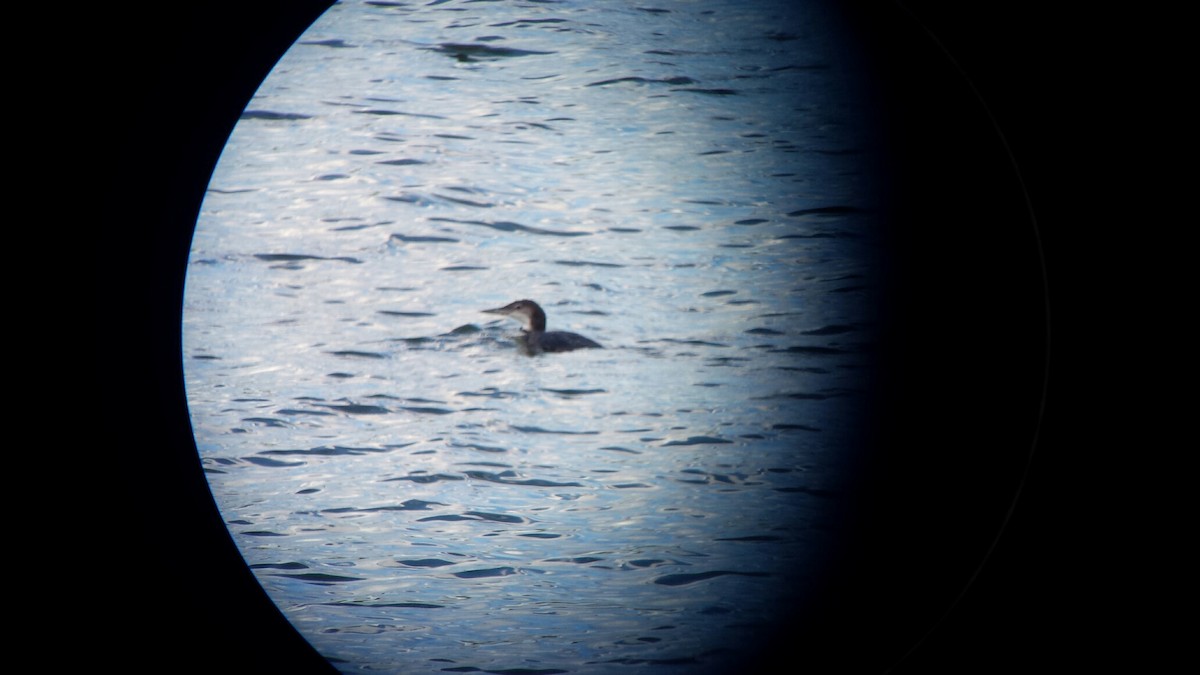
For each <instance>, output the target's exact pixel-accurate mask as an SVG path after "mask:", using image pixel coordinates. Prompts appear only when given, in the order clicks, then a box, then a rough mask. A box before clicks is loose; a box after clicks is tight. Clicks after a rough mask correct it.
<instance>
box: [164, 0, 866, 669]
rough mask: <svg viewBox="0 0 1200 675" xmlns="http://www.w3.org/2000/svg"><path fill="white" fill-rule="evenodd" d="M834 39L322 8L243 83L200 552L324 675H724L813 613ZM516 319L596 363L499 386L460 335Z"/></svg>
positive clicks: (208, 298) (207, 243)
mask: <svg viewBox="0 0 1200 675" xmlns="http://www.w3.org/2000/svg"><path fill="white" fill-rule="evenodd" d="M820 9H821V7H820V6H819V5H818V4H817V3H810V4H804V3H791V2H783V1H781V2H774V3H772V2H759V3H741V2H732V1H730V0H701V1H697V2H664V3H660V4H657V5H655V6H654V7H646V8H638V7H633V6H630V5H628V4H627V3H623V2H586V3H583V2H581V3H572V2H564V3H535V2H529V3H520V2H517V3H471V2H437V3H426V4H421V5H417V4H415V3H413V4H409V3H372V2H342V3H339V4H337V5H335V6H333V7H332V8H331V9H330V10H329V11H328V12H327V13H326V14H325V15H324V16H323V17H322V18H321V19H320V20H319V21H318V22H317V23H316V24H315V25H313V26H312V27H311V28H310V29H309V30H308V31H307V32H306V33H305V34H304V35H303V36H302V37H301V39H300V40H299V41H298V42H297V44H296V45H295V46H294V47H293V48H292V49H291V50H290V51H289V52H288V53H287V54H286V55H285V56H284V58H283V59H282V61H281V62H280V63H279V64H278V66H277V67H276V68H275V70H274V71H273V72H272V74H271V75H270V76H269V77H268V78H267V80H266V81H265V82H264V83H263V85H262V87H261V89H260V90H259V91H258V92H257V94H256V95H255V97H254V98H253V100H251V102H250V104H249V106H248V107H247V110H246V112H245V114H244V115H243V117H242V120H241V121H240V123H239V124H238V125H237V127H236V129H235V130H234V132H233V134H232V136H231V138H230V139H229V143H228V145H227V146H226V149H225V151H224V153H223V155H222V157H221V160H220V163H219V165H218V167H217V170H216V172H215V173H214V176H213V179H212V182H211V184H210V186H209V190H208V193H207V197H206V199H205V202H204V205H203V208H202V212H201V216H200V219H199V221H198V223H197V227H196V232H195V237H194V241H193V245H192V250H191V256H190V259H189V269H188V279H187V288H186V295H185V309H184V344H183V351H184V357H185V371H186V372H185V377H186V384H187V390H188V400H189V406H190V411H191V416H192V423H193V428H194V433H195V438H196V443H197V447H198V449H199V452H200V456H201V461H202V462H203V465H204V467H205V469H206V472H207V476H208V480H209V483H210V485H211V488H212V491H213V494H214V496H215V498H216V501H217V504H218V505H219V508H220V510H221V514H222V516H223V518H224V519H225V521H226V523H227V524H228V527H229V529H230V531H231V532H232V533H233V536H234V539H235V541H236V542H237V544H238V546H239V548H240V550H241V551H242V553H243V556H244V558H245V560H246V562H247V564H248V565H249V566H250V567H251V569H253V570H254V571H255V574H256V575H257V577H258V579H259V581H260V583H261V584H262V585H263V587H264V588H265V589H266V591H267V592H268V594H269V595H270V597H271V598H272V599H273V601H274V602H275V603H276V604H277V605H278V606H279V607H280V608H281V609H282V610H283V612H284V614H285V615H286V616H287V617H288V619H289V620H290V621H291V622H292V623H293V624H294V625H295V626H296V627H297V628H298V629H299V630H300V632H301V633H302V634H303V635H304V636H305V638H306V639H307V640H308V641H309V642H310V643H312V644H313V646H314V647H315V648H316V649H317V650H318V651H319V652H320V653H321V654H322V655H324V656H325V657H326V658H327V659H329V660H330V661H331V662H332V663H333V664H334V665H335V666H336V667H338V668H339V669H341V670H343V671H345V672H365V671H384V672H444V671H447V670H455V671H463V670H472V669H480V670H487V671H497V670H505V669H513V668H527V669H535V671H536V672H572V673H607V672H635V671H636V672H639V673H640V672H654V671H655V668H660V669H662V670H664V671H665V670H670V671H671V672H673V673H676V672H688V673H692V672H722V669H724V668H728V667H730V664H736V663H738V662H739V661H740V660H741V659H744V658H745V657H746V650H747V649H749V648H750V647H749V646H748V645H750V644H752V640H753V639H754V638H755V637H757V636H759V635H761V634H762V633H763V632H765V631H766V630H768V629H769V627H770V626H773V625H777V624H778V623H779V622H781V621H785V620H786V619H787V617H788V616H789V615H790V614H791V613H794V612H802V611H803V609H804V600H805V597H806V594H807V593H809V592H810V590H811V587H812V585H813V584H818V583H819V581H820V579H819V575H818V570H819V560H820V557H821V554H822V546H823V544H824V543H825V540H826V538H827V536H828V533H827V529H828V528H827V526H826V524H827V523H828V522H829V519H830V513H831V511H833V510H835V509H837V508H839V504H838V495H839V493H838V487H839V481H840V480H841V474H840V471H841V469H842V461H843V455H844V453H845V452H846V448H847V446H848V445H849V444H850V443H852V442H853V439H854V433H855V421H856V419H855V410H856V408H855V403H854V401H855V400H856V397H857V396H858V395H859V394H861V393H862V391H861V390H862V387H863V381H862V371H863V369H864V367H865V366H866V365H867V364H866V362H865V358H866V357H865V355H864V354H865V345H866V344H868V343H869V342H870V340H871V333H870V331H871V306H870V302H869V295H870V293H871V290H872V281H871V278H872V277H871V271H870V270H869V269H867V268H866V263H865V262H864V261H865V259H866V256H865V255H864V250H865V249H867V248H869V246H870V243H869V241H870V230H871V228H872V227H873V226H874V225H873V223H872V216H871V207H872V203H871V200H872V195H871V194H870V184H871V181H870V178H871V176H870V174H869V170H870V166H869V162H868V161H867V160H865V159H864V158H866V157H869V154H868V153H869V148H866V147H863V146H862V139H861V129H859V128H858V127H857V126H856V125H857V124H859V123H860V121H859V119H858V116H857V115H856V114H855V111H854V100H853V97H852V96H851V94H850V93H849V92H850V88H849V87H848V86H847V85H846V84H845V81H844V80H845V79H846V78H847V77H848V74H847V70H846V69H847V66H845V65H844V64H843V63H842V62H841V61H840V60H839V59H840V58H841V57H840V56H839V55H840V54H842V53H843V50H841V49H840V48H839V47H838V46H837V45H836V44H835V40H834V39H833V38H832V37H830V36H831V34H832V33H833V31H832V29H830V28H829V27H828V26H826V25H825V24H824V23H822V21H823V20H824V19H823V14H822V12H821V11H820ZM864 164H867V166H864ZM520 298H531V299H534V300H536V301H538V302H539V303H541V305H542V306H543V307H544V308H545V310H546V313H547V315H548V317H549V324H550V326H549V327H550V329H552V330H553V329H561V330H571V331H575V332H579V333H582V334H584V335H587V336H588V337H590V338H592V339H594V340H596V341H598V342H599V343H601V344H602V345H603V346H604V349H600V350H581V351H575V352H570V353H564V354H544V355H540V356H537V357H532V358H531V357H526V356H522V355H520V354H519V353H518V352H517V351H516V349H515V347H514V345H513V343H512V341H511V339H510V338H511V336H512V335H513V334H515V333H516V331H517V330H518V326H517V324H516V323H513V322H507V323H506V322H505V320H503V319H500V318H498V317H495V316H494V315H488V314H482V313H481V310H483V309H487V308H491V307H497V306H501V305H504V304H506V303H508V302H511V301H513V300H517V299H520ZM537 669H540V670H537ZM531 672H533V671H531Z"/></svg>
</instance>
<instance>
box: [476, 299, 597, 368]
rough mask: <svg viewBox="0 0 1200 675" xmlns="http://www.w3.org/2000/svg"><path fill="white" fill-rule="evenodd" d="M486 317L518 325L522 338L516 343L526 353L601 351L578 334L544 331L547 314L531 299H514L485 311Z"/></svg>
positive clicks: (593, 343) (592, 342)
mask: <svg viewBox="0 0 1200 675" xmlns="http://www.w3.org/2000/svg"><path fill="white" fill-rule="evenodd" d="M483 311H484V313H485V314H500V315H502V316H507V317H508V318H510V319H512V320H514V321H518V322H520V324H521V335H520V337H519V338H517V342H518V344H519V345H520V347H521V348H522V351H524V352H525V353H527V354H530V355H533V354H541V353H542V352H569V351H572V350H575V349H603V347H601V346H600V345H599V344H597V343H596V342H595V341H593V340H590V339H588V338H585V337H584V336H582V335H580V334H578V333H568V332H567V331H561V330H552V331H547V330H546V312H544V311H542V308H541V307H540V306H538V304H537V303H536V302H534V301H532V300H517V301H516V302H513V303H509V304H507V305H505V306H503V307H497V308H496V309H485V310H483Z"/></svg>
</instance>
